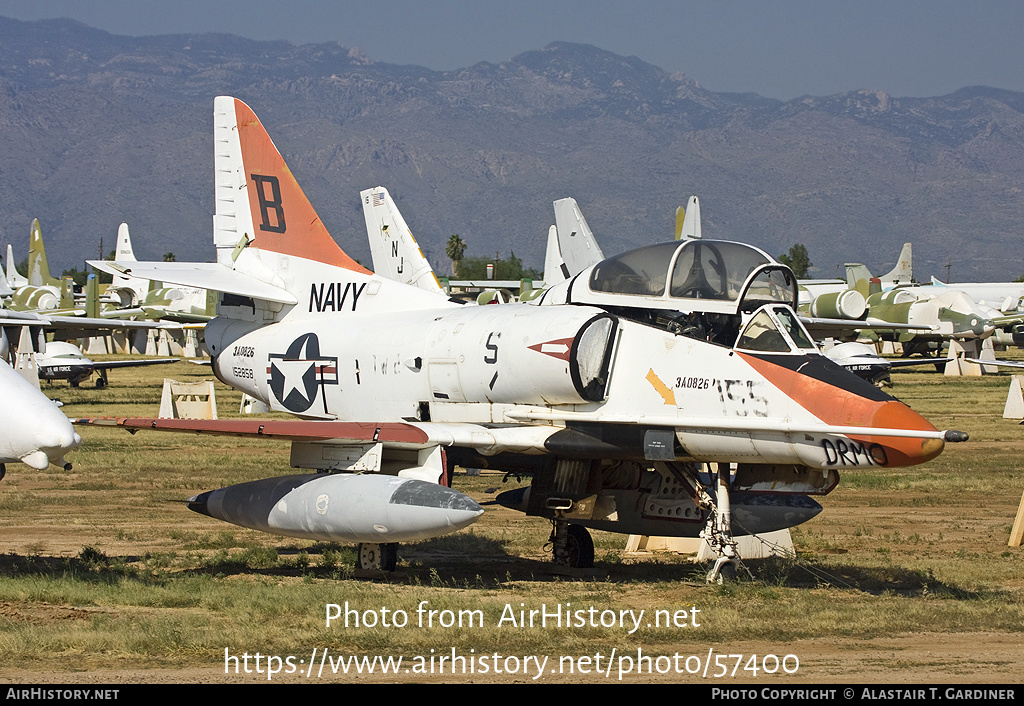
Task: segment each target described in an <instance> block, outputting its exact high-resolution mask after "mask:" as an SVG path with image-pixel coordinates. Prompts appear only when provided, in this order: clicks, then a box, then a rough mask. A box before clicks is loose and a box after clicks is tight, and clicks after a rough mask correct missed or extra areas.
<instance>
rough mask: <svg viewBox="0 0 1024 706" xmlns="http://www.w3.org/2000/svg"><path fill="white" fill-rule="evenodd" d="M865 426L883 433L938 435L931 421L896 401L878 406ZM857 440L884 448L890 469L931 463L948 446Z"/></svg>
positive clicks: (934, 441)
mask: <svg viewBox="0 0 1024 706" xmlns="http://www.w3.org/2000/svg"><path fill="white" fill-rule="evenodd" d="M863 424H864V425H865V426H871V427H876V428H881V429H907V430H913V431H930V432H934V431H936V429H935V427H934V426H932V424H931V423H930V422H929V421H928V420H927V419H925V418H924V417H922V416H921V415H920V414H918V413H917V412H915V411H914V410H912V409H911V408H910V407H908V406H907V405H905V404H903V403H902V402H897V401H896V400H890V401H888V402H880V403H875V405H874V409H873V411H872V412H871V413H870V416H869V418H867V419H865V420H863ZM857 440H858V441H861V442H863V443H865V444H871V447H872V448H876V447H881V450H882V451H883V452H884V454H885V461H886V463H885V464H884V465H886V466H890V467H895V466H914V465H917V464H918V463H924V462H926V461H931V460H932V459H933V458H935V457H936V456H938V455H939V454H940V453H942V449H943V448H944V447H945V445H946V442H944V441H943V440H942V439H914V438H912V437H898V436H864V437H857ZM873 455H874V454H873Z"/></svg>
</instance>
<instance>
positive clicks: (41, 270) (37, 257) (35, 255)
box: [28, 218, 61, 289]
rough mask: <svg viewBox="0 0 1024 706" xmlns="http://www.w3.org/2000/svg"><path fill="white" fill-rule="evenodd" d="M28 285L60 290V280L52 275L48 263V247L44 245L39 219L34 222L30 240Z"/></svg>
mask: <svg viewBox="0 0 1024 706" xmlns="http://www.w3.org/2000/svg"><path fill="white" fill-rule="evenodd" d="M28 283H29V284H32V285H35V286H37V287H44V286H49V287H56V288H57V289H59V288H60V286H61V284H60V280H59V279H56V278H55V277H53V276H51V275H50V266H49V265H48V264H47V262H46V247H45V246H44V245H43V230H42V228H40V227H39V219H38V218H36V219H34V220H33V221H32V230H31V231H30V232H29V238H28Z"/></svg>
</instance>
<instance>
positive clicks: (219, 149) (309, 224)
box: [213, 96, 370, 274]
mask: <svg viewBox="0 0 1024 706" xmlns="http://www.w3.org/2000/svg"><path fill="white" fill-rule="evenodd" d="M214 175H215V176H214V178H215V184H216V186H215V200H216V213H215V215H214V217H213V224H214V244H215V245H216V247H217V262H219V263H221V264H223V265H227V266H229V267H234V266H236V265H237V264H238V257H239V256H240V254H241V252H242V251H243V250H244V249H245V248H253V247H254V248H256V249H257V250H259V251H261V252H269V253H278V254H279V255H283V256H287V257H289V258H297V259H303V260H310V261H314V262H319V263H323V264H325V265H332V266H335V267H341V268H344V269H347V270H353V271H355V272H360V273H363V274H369V273H370V272H369V270H367V269H366V268H364V267H363V266H362V265H360V264H359V263H357V262H356V261H355V260H353V259H352V258H351V257H349V256H348V255H347V254H345V252H344V251H343V250H342V249H341V248H340V247H338V244H337V243H335V242H334V240H333V239H332V238H331V235H330V233H328V232H327V229H326V228H325V227H324V224H323V222H321V220H320V217H319V216H318V215H317V214H316V211H315V210H314V209H313V206H312V205H311V204H310V203H309V200H308V199H307V198H306V195H305V194H303V193H302V189H301V187H299V184H298V182H296V180H295V177H294V176H293V175H292V172H291V170H290V169H288V165H287V164H285V161H284V158H283V157H282V156H281V153H280V152H278V150H277V147H275V146H274V142H273V141H272V140H271V139H270V136H269V135H268V134H267V131H266V130H265V129H264V128H263V125H262V124H261V123H260V121H259V119H258V118H257V117H256V114H255V113H253V111H252V109H250V108H249V106H247V105H246V104H245V103H243V102H242V101H240V100H238V99H236V98H231V97H228V96H219V97H218V98H216V99H215V101H214ZM265 264H267V265H269V266H271V268H272V269H278V268H274V264H279V263H265Z"/></svg>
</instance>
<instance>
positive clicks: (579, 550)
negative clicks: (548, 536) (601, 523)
mask: <svg viewBox="0 0 1024 706" xmlns="http://www.w3.org/2000/svg"><path fill="white" fill-rule="evenodd" d="M566 533H567V535H568V537H567V541H566V547H565V548H566V554H567V560H568V565H569V566H571V567H573V568H574V569H590V568H593V566H594V540H593V539H592V538H591V537H590V532H588V531H587V528H586V527H581V526H580V525H569V527H568V529H567V530H566Z"/></svg>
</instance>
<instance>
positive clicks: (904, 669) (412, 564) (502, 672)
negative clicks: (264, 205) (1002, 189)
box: [0, 362, 1024, 685]
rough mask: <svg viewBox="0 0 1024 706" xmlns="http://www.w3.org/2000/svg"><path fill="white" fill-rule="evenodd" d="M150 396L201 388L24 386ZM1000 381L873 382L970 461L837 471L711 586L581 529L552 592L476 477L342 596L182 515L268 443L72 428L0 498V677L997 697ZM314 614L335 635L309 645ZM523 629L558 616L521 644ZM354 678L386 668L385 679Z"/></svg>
mask: <svg viewBox="0 0 1024 706" xmlns="http://www.w3.org/2000/svg"><path fill="white" fill-rule="evenodd" d="M164 377H170V378H174V379H178V380H187V381H194V380H199V379H209V378H211V377H212V376H211V374H210V370H209V368H203V367H200V366H195V365H189V364H187V363H185V362H181V363H177V364H175V365H172V366H159V367H152V368H138V369H126V370H118V371H114V372H112V373H111V376H110V378H111V380H110V382H111V384H110V386H109V387H108V388H106V389H103V390H98V389H95V388H94V387H93V386H92V383H85V384H83V386H82V387H80V388H78V389H73V388H70V387H68V386H67V385H66V384H60V383H55V384H53V385H50V386H47V385H46V384H45V383H44V385H43V389H44V391H45V392H47V394H48V395H49V396H51V397H55V398H60V399H61V400H62V401H63V402H64V408H63V409H64V411H65V413H66V414H67V415H68V416H69V417H73V418H75V417H94V416H156V413H157V409H158V406H159V399H160V391H161V385H162V380H163V378H164ZM1010 380H1011V378H1010V376H1009V375H1008V374H997V375H991V376H985V377H983V378H946V377H944V376H942V375H941V374H939V373H937V372H935V371H932V370H931V369H929V370H928V371H926V372H916V373H896V374H894V381H895V384H894V385H893V387H892V388H890V390H889V391H890V392H891V394H894V395H895V396H897V397H899V398H900V399H902V400H904V401H905V402H907V403H908V404H910V406H912V407H913V408H915V409H917V410H918V411H920V412H921V413H922V414H924V415H925V416H926V417H928V418H929V419H930V420H932V422H933V423H934V424H935V425H936V427H938V428H941V429H945V428H954V429H962V430H964V431H967V432H969V433H970V434H971V440H970V441H968V442H965V443H961V444H949V445H947V448H946V450H945V452H944V453H943V454H942V455H941V456H940V457H939V458H937V459H935V460H934V461H932V462H930V463H928V464H925V465H923V466H919V467H914V468H907V469H895V470H886V469H870V470H863V471H857V472H846V471H844V472H843V473H842V474H841V478H842V479H841V482H840V484H839V487H838V488H837V489H836V490H834V491H833V492H832V493H831V494H830V495H828V496H826V497H824V498H822V499H821V503H822V505H823V506H824V508H825V509H824V511H823V512H822V513H821V514H820V515H819V516H818V517H816V518H815V519H813V520H812V521H810V522H808V523H806V524H805V525H802V526H800V527H796V528H794V529H793V531H792V538H793V543H794V546H795V549H796V557H795V558H790V559H765V560H754V561H750V562H748V566H749V568H750V570H751V572H752V575H753V579H750V578H742V577H741V579H740V580H738V581H736V582H735V583H726V584H723V585H707V584H706V583H705V581H704V572H706V570H707V566H702V565H699V564H695V563H694V562H693V561H692V559H691V557H689V556H685V555H679V554H674V553H665V552H652V553H640V554H631V553H628V552H626V550H625V548H626V538H625V537H624V536H621V535H615V534H610V533H601V532H595V533H594V535H595V544H596V566H595V568H594V569H593V570H592V571H587V572H567V571H558V570H556V569H555V568H554V567H553V566H552V565H551V562H550V553H549V552H546V551H545V548H544V545H545V543H546V542H547V539H548V534H549V532H550V525H549V524H548V523H547V522H546V521H544V520H541V519H539V518H530V517H524V516H523V515H521V514H519V513H517V512H514V511H512V510H509V509H506V508H503V507H501V506H499V505H497V504H493V502H492V501H493V499H494V497H495V495H496V493H497V492H500V491H501V490H505V489H508V488H509V487H515V485H516V484H518V483H523V482H527V479H516V478H505V477H503V475H502V474H498V473H493V472H487V471H484V472H483V473H481V474H479V475H468V474H466V473H465V472H460V473H458V474H457V476H456V478H455V481H454V484H453V485H454V487H455V488H457V489H459V490H462V491H463V492H466V493H467V494H469V495H470V496H471V497H473V498H474V499H476V500H477V501H478V502H481V503H490V504H487V505H486V512H485V513H484V516H483V518H482V519H481V520H480V521H478V522H477V523H476V524H475V525H473V526H472V527H470V528H468V529H466V530H462V531H460V532H458V533H456V534H454V535H450V536H448V537H442V538H439V539H434V540H431V541H427V542H420V543H417V544H411V545H403V546H402V547H401V549H400V554H399V566H398V571H397V572H395V574H392V575H388V576H375V577H374V576H371V577H362V576H357V575H355V573H354V572H353V570H352V563H353V559H354V552H353V547H350V546H346V545H326V544H317V543H313V542H302V541H298V540H293V539H287V538H281V537H273V536H270V535H265V534H260V533H257V532H253V531H250V530H245V529H242V528H239V527H235V526H232V525H228V524H224V523H222V522H219V521H217V520H214V519H212V518H209V517H205V516H201V515H198V514H195V513H193V512H191V511H189V510H188V509H187V508H186V507H185V504H184V502H183V501H184V500H185V499H186V498H188V497H190V496H192V495H195V494H196V493H199V492H202V491H204V490H210V489H213V488H217V487H221V486H224V485H228V484H232V483H237V482H242V481H245V480H253V479H256V478H261V477H270V476H273V475H285V474H287V473H288V472H289V470H288V449H287V447H286V445H284V444H281V443H278V442H273V441H260V442H256V441H247V440H240V439H234V438H229V437H200V436H194V435H180V434H162V433H145V432H140V433H138V434H135V435H129V434H128V433H126V432H124V431H122V430H118V429H102V428H92V427H90V428H82V429H80V433H81V434H82V436H83V438H84V440H85V444H84V445H83V446H82V447H81V448H80V449H78V450H77V451H76V452H74V453H73V454H72V455H71V456H70V457H69V460H70V461H71V462H72V463H73V469H72V470H70V471H64V470H62V469H59V468H56V467H54V466H51V467H50V468H49V469H48V470H46V471H41V472H40V471H35V470H33V469H31V468H28V467H27V466H24V465H20V464H10V465H8V468H7V475H6V477H5V478H4V479H3V481H2V482H0V548H2V554H0V654H2V655H4V658H3V659H2V660H0V680H3V681H5V682H9V683H26V684H27V683H164V682H171V683H177V682H188V683H261V682H266V681H272V682H275V683H294V682H307V683H308V682H313V681H337V682H450V683H470V682H472V683H480V682H510V683H511V682H542V683H605V682H619V681H622V682H630V683H646V682H662V681H664V682H673V683H702V684H719V683H730V684H735V683H747V684H761V683H763V684H765V685H772V684H789V683H794V684H796V683H800V684H806V683H817V684H832V683H876V684H897V685H898V684H910V683H943V684H1000V683H1020V682H1021V680H1022V677H1021V671H1020V669H1019V664H1020V662H1021V658H1022V656H1024V568H1022V559H1024V556H1022V550H1021V549H1020V548H1019V547H1010V546H1008V545H1007V540H1008V537H1009V533H1010V529H1011V525H1012V523H1013V521H1014V517H1015V514H1016V512H1017V509H1018V505H1019V504H1020V502H1021V495H1022V493H1024V460H1022V456H1024V438H1022V431H1021V427H1020V426H1018V424H1017V423H1016V422H1015V421H1013V420H1004V419H1003V418H1002V410H1003V405H1004V403H1005V400H1006V395H1007V390H1008V388H1009V384H1010ZM216 389H217V402H218V409H219V411H220V415H221V417H229V416H233V415H237V414H238V408H239V399H240V398H239V395H238V393H235V392H233V391H232V390H230V389H228V388H226V387H225V386H223V385H221V384H220V383H218V384H217V388H216ZM331 606H338V607H339V608H338V610H343V611H344V610H345V609H347V610H348V611H350V612H348V613H346V614H347V615H348V616H349V618H348V621H349V624H348V625H347V626H346V625H345V624H344V622H345V621H344V620H341V619H335V620H334V621H333V622H332V623H331V624H328V622H327V619H326V616H327V614H328V613H329V612H330V610H331ZM531 611H533V612H534V621H533V624H532V625H531V624H528V623H529V620H528V619H529V616H530V613H531ZM545 611H546V612H547V613H548V614H549V616H550V614H552V613H554V612H557V613H558V615H559V616H562V615H564V614H568V613H569V612H570V611H579V612H574V613H572V615H573V616H574V619H573V622H572V624H568V625H566V624H564V623H562V624H556V622H555V619H554V618H552V617H548V618H547V619H544V620H543V623H544V624H540V623H541V620H542V619H541V618H540V617H539V616H541V614H542V613H543V612H545ZM640 611H643V613H642V614H641V613H640ZM403 616H404V620H405V624H404V625H399V624H398V623H399V622H401V620H402V619H403ZM357 623H358V625H357ZM371 623H372V624H371ZM524 623H526V624H524ZM257 653H258V654H259V655H260V660H257V658H256V655H257ZM246 656H248V659H246ZM353 657H355V658H358V659H366V660H371V661H372V659H373V658H374V657H378V658H379V659H380V660H385V659H387V658H389V657H390V658H391V659H392V660H395V659H397V658H399V657H401V658H402V660H403V661H402V666H401V668H396V669H394V670H390V671H389V672H388V673H384V671H383V669H384V668H383V667H382V666H381V662H362V663H359V665H357V663H356V662H352V661H348V660H350V658H353ZM443 657H444V658H446V659H442V658H443ZM645 658H646V660H645ZM368 663H369V664H371V665H372V666H373V668H374V671H373V673H368V669H362V667H365V666H366V664H368ZM392 664H394V662H393V663H392ZM453 668H456V673H454V674H453V673H452V671H451V670H452V669H453ZM346 669H347V670H348V671H347V672H346ZM360 669H361V673H356V672H357V671H360ZM247 670H248V671H247ZM392 672H394V673H392Z"/></svg>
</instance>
